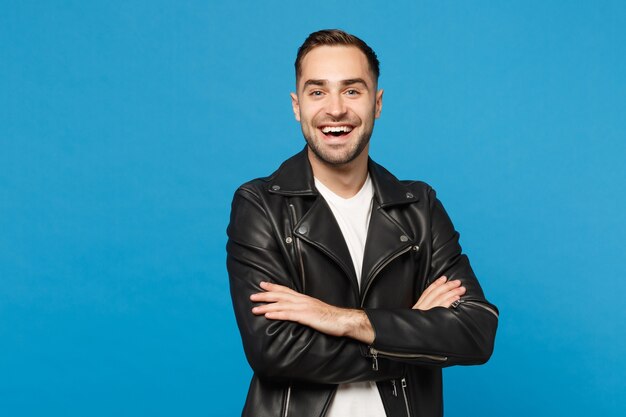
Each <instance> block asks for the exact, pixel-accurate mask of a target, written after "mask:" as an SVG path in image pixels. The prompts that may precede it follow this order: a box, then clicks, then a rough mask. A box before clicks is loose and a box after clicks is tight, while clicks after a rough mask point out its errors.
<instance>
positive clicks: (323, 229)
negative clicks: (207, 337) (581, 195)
mask: <svg viewBox="0 0 626 417" xmlns="http://www.w3.org/2000/svg"><path fill="white" fill-rule="evenodd" d="M295 66H296V93H292V94H291V99H292V105H293V111H294V114H295V117H296V120H298V121H299V122H300V124H301V127H302V133H303V135H304V138H305V139H306V143H307V145H306V147H305V149H304V150H303V151H302V152H300V153H299V154H297V155H295V156H293V157H292V158H290V159H288V160H287V161H285V162H284V163H283V164H282V165H281V166H280V168H279V169H278V170H277V171H276V172H274V173H273V174H272V175H270V176H269V177H266V178H262V179H257V180H253V181H251V182H249V183H247V184H244V185H243V186H241V187H240V188H239V189H238V190H237V192H236V193H235V197H234V200H233V206H232V213H231V222H230V225H229V227H228V236H229V240H228V245H227V252H228V259H227V265H228V271H229V276H230V284H231V294H232V298H233V304H234V308H235V315H236V317H237V322H238V325H239V330H240V332H241V336H242V340H243V345H244V350H245V352H246V355H247V358H248V361H249V363H250V365H251V366H252V369H253V370H254V376H253V379H252V382H251V386H250V390H249V393H248V398H247V401H246V404H245V407H244V410H243V416H254V417H262V416H293V417H308V416H315V417H321V416H330V417H348V416H359V417H383V416H387V417H396V416H428V417H430V416H441V415H442V414H443V404H442V384H441V368H442V367H444V366H450V365H456V364H466V365H467V364H480V363H484V362H486V361H487V360H488V359H489V357H490V356H491V352H492V350H493V343H494V337H495V332H496V327H497V321H498V310H497V309H496V307H495V306H493V305H492V304H490V303H489V302H487V301H486V300H485V297H484V295H483V292H482V290H481V288H480V285H479V283H478V281H477V279H476V277H475V276H474V273H473V272H472V269H471V267H470V264H469V261H468V259H467V257H466V256H465V255H463V254H462V253H461V247H460V246H459V243H458V238H459V235H458V233H457V232H456V231H455V230H454V227H453V226H452V223H451V222H450V219H449V218H448V216H447V214H446V212H445V211H444V209H443V207H442V205H441V203H440V202H439V200H437V198H436V196H435V192H434V191H433V190H432V188H430V187H429V186H428V185H427V184H425V183H423V182H419V181H399V180H398V179H396V178H395V177H394V176H393V175H391V174H390V173H389V172H388V171H387V170H385V169H384V168H383V167H382V166H380V165H378V164H376V163H375V162H373V161H372V160H371V159H369V157H368V150H369V140H370V136H371V134H372V130H373V128H374V120H375V119H376V118H378V117H379V116H380V113H381V110H382V102H383V90H379V89H378V75H379V63H378V59H377V57H376V54H375V53H374V51H373V50H372V49H371V48H370V47H369V46H368V45H367V44H365V43H364V42H363V41H362V40H360V39H359V38H357V37H355V36H353V35H350V34H347V33H345V32H342V31H339V30H323V31H319V32H315V33H312V34H311V35H309V37H308V38H307V39H306V41H305V42H304V44H303V45H302V46H301V47H300V49H299V50H298V55H297V58H296V63H295Z"/></svg>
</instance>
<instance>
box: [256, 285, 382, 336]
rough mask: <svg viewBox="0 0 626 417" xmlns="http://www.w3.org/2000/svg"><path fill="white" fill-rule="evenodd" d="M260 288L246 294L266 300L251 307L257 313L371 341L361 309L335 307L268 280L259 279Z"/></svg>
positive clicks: (368, 328)
mask: <svg viewBox="0 0 626 417" xmlns="http://www.w3.org/2000/svg"><path fill="white" fill-rule="evenodd" d="M261 288H262V289H263V290H265V292H261V293H257V294H252V295H251V296H250V300H251V301H254V302H258V303H267V304H263V305H259V306H256V307H254V308H253V309H252V313H253V314H255V315H257V316H260V315H264V316H265V318H266V319H269V320H287V321H293V322H296V323H300V324H302V325H305V326H308V327H311V328H312V329H315V330H317V331H319V332H322V333H325V334H327V335H329V336H347V337H350V338H352V339H356V340H359V341H361V342H363V343H368V344H370V343H372V342H373V341H374V330H373V329H372V325H371V324H370V322H369V319H368V318H367V315H366V314H365V313H364V312H363V311H361V310H352V309H347V308H339V307H335V306H332V305H330V304H326V303H325V302H323V301H320V300H318V299H317V298H314V297H309V296H308V295H305V294H300V293H299V292H297V291H294V290H292V289H291V288H288V287H285V286H282V285H278V284H272V283H270V282H261Z"/></svg>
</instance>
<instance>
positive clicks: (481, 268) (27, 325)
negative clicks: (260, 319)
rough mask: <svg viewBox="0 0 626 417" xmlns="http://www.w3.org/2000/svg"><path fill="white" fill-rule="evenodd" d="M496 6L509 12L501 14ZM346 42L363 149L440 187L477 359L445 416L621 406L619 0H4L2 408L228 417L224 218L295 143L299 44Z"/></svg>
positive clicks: (452, 393)
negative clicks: (363, 123)
mask: <svg viewBox="0 0 626 417" xmlns="http://www.w3.org/2000/svg"><path fill="white" fill-rule="evenodd" d="M505 3H506V4H505ZM326 27H340V28H343V29H346V30H348V31H351V32H354V33H355V34H357V35H359V36H361V37H362V38H363V39H365V40H366V41H367V42H369V43H370V44H371V45H372V46H373V48H374V49H375V50H376V51H377V53H378V55H379V57H380V59H381V61H382V68H381V69H382V77H381V80H380V84H381V86H382V87H383V88H384V89H385V90H386V93H385V103H384V110H383V116H382V118H381V119H380V120H379V122H378V123H377V126H376V130H375V133H374V137H373V144H372V156H373V157H374V159H375V160H377V161H378V162H380V163H382V164H383V165H386V166H387V167H388V168H389V169H390V170H392V171H393V172H394V173H396V174H397V175H398V176H399V177H401V178H418V179H422V180H426V181H428V182H429V183H431V184H432V185H433V186H434V187H435V188H436V189H437V190H438V194H439V197H440V198H441V199H442V201H443V202H444V204H445V205H446V208H447V210H448V212H449V213H450V215H451V217H452V218H453V220H454V222H455V224H456V226H457V228H458V229H459V230H460V231H461V237H462V244H463V246H464V248H465V250H466V252H467V253H468V254H469V256H470V259H471V260H472V262H473V265H474V268H475V270H476V272H477V274H478V276H479V278H480V279H481V282H482V284H483V287H484V289H485V291H486V293H487V295H488V297H489V298H490V299H491V300H492V301H493V302H495V303H496V304H497V305H498V306H499V307H500V309H501V313H502V314H501V325H500V330H499V334H498V339H497V344H496V351H495V354H494V356H493V358H492V360H491V361H490V362H489V363H488V364H487V365H485V366H482V367H467V368H452V369H447V370H446V371H445V374H444V377H445V379H446V382H445V399H446V410H447V415H448V416H461V415H462V416H504V415H506V416H527V415H533V416H552V415H568V416H588V415H602V416H622V415H624V414H625V413H626V401H625V400H624V395H623V394H624V392H626V384H625V382H624V381H625V380H626V378H625V376H626V375H625V371H626V359H625V355H624V353H625V352H626V349H625V347H626V346H625V341H626V335H625V333H624V321H625V319H626V315H625V313H624V311H625V309H624V305H623V304H624V303H623V298H624V293H625V292H626V284H625V282H626V280H625V279H624V277H625V275H626V267H625V266H624V265H625V261H626V256H625V255H626V251H625V245H624V237H625V236H626V215H625V214H624V206H625V205H626V197H625V195H626V193H625V192H624V186H625V185H626V181H625V180H626V168H625V167H624V165H625V156H626V146H625V143H624V142H625V140H626V136H625V135H626V122H625V120H626V117H625V114H626V111H625V109H626V6H625V5H624V3H623V2H620V1H603V2H591V1H589V2H583V1H513V2H495V1H475V2H452V1H396V2H386V3H384V4H381V3H379V2H374V1H342V2H330V1H319V2H315V3H304V2H303V3H296V2H286V1H285V2H278V1H263V2H260V1H249V2H230V3H229V2H225V1H224V2H222V1H219V2H217V1H213V2H207V1H188V2H174V1H171V2H166V1H125V2H117V3H116V4H115V3H113V2H104V1H90V2H83V1H55V2H44V1H21V2H3V6H2V13H0V141H1V147H0V415H3V416H12V417H20V416H41V415H47V416H85V415H88V416H111V415H115V416H119V417H122V416H137V415H140V416H141V415H145V416H234V415H238V414H239V413H240V410H241V407H242V404H243V400H244V398H245V393H246V391H247V384H248V380H249V378H250V375H251V372H250V369H249V367H248V365H247V363H246V361H245V357H244V355H243V351H242V348H241V345H240V340H239V335H238V332H237V329H236V325H235V321H234V316H233V313H232V308H231V305H230V299H229V293H228V282H227V274H226V270H225V265H224V257H225V251H224V245H225V241H226V237H225V228H226V225H227V223H228V213H229V205H230V199H231V196H232V192H233V191H234V189H235V188H236V187H237V186H238V185H239V184H240V183H242V182H244V181H246V180H248V179H250V178H252V177H257V176H261V175H265V174H268V173H269V172H271V171H272V170H273V169H274V168H275V167H276V166H277V165H278V164H279V163H280V161H282V160H283V159H285V158H286V157H288V156H289V155H291V154H293V153H295V152H296V151H298V150H299V149H300V148H301V147H302V145H303V143H304V142H303V139H302V137H301V134H300V131H299V126H298V124H297V123H296V122H295V121H294V120H293V117H292V114H291V109H290V102H289V97H288V93H289V92H290V91H292V90H293V84H294V80H293V70H292V62H293V59H294V57H295V52H296V49H297V47H298V46H299V45H300V43H301V42H302V41H303V40H304V38H305V37H306V35H307V34H308V33H310V32H312V31H314V30H317V29H320V28H326Z"/></svg>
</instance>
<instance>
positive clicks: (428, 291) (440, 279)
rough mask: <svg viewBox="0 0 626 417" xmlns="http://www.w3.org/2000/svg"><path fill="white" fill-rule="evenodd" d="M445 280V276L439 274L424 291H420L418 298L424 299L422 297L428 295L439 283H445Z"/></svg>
mask: <svg viewBox="0 0 626 417" xmlns="http://www.w3.org/2000/svg"><path fill="white" fill-rule="evenodd" d="M446 281H447V278H446V277H445V276H441V277H439V278H437V279H436V280H434V281H433V282H432V283H431V284H430V285H429V286H428V287H426V289H425V290H424V292H422V294H420V296H419V298H420V299H424V298H426V297H428V296H429V295H430V293H432V292H433V291H434V290H435V289H436V288H438V287H440V286H441V285H443V284H445V283H446ZM418 302H419V301H418Z"/></svg>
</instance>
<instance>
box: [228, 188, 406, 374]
mask: <svg viewBox="0 0 626 417" xmlns="http://www.w3.org/2000/svg"><path fill="white" fill-rule="evenodd" d="M278 239H281V237H280V236H279V235H278V233H277V232H276V227H275V225H273V224H272V219H271V218H270V217H269V216H268V215H267V211H266V210H265V208H264V206H263V204H262V203H261V201H260V199H259V198H258V196H257V195H256V194H255V193H254V192H253V191H251V190H247V189H241V188H240V189H239V190H238V191H237V192H236V193H235V197H234V199H233V203H232V210H231V218H230V224H229V226H228V243H227V246H226V251H227V268H228V274H229V280H230V291H231V296H232V301H233V307H234V310H235V316H236V318H237V324H238V326H239V331H240V333H241V338H242V342H243V347H244V351H245V353H246V357H247V359H248V362H249V363H250V366H251V367H252V369H253V370H254V372H255V373H256V374H257V375H259V376H261V377H264V378H272V379H278V380H299V381H307V382H315V383H329V384H340V383H347V382H355V381H365V380H380V379H386V378H394V377H398V376H400V375H401V373H402V367H401V366H400V364H398V363H396V362H394V361H391V360H389V361H385V362H380V365H379V371H373V370H372V361H371V360H370V359H369V358H367V357H365V355H364V353H365V351H366V347H365V345H363V344H362V343H360V342H357V341H354V340H351V339H348V338H340V337H333V336H328V335H325V334H323V333H320V332H318V331H316V330H313V329H311V328H309V327H307V326H303V325H300V324H298V323H294V322H289V321H279V320H268V319H266V318H265V317H263V316H255V315H254V314H252V311H251V310H252V307H253V306H254V305H255V303H253V302H252V301H250V295H251V294H254V293H258V292H262V291H263V290H262V289H261V288H260V286H259V284H260V282H261V281H269V282H274V283H277V284H280V285H285V286H288V287H290V288H293V289H296V288H297V286H296V285H295V282H294V280H295V277H296V272H295V270H294V269H293V266H291V263H290V262H289V260H288V254H287V253H284V252H283V251H284V250H285V249H284V246H283V245H279V244H278Z"/></svg>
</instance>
